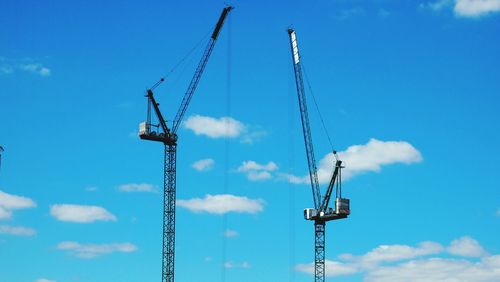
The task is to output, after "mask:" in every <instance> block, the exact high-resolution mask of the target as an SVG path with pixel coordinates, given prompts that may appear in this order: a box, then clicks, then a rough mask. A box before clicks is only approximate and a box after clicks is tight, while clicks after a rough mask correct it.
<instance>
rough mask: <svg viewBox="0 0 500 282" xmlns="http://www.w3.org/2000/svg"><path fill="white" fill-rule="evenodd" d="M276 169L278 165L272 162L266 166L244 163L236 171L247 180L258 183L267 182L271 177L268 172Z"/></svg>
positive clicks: (252, 162)
mask: <svg viewBox="0 0 500 282" xmlns="http://www.w3.org/2000/svg"><path fill="white" fill-rule="evenodd" d="M277 169H278V165H276V163H274V162H268V163H267V164H259V163H257V162H255V161H244V162H243V163H242V164H241V165H240V166H239V167H238V169H237V171H238V172H241V173H245V174H246V176H247V178H248V180H251V181H260V180H268V179H271V178H272V177H273V176H272V175H271V173H270V172H272V171H275V170H277Z"/></svg>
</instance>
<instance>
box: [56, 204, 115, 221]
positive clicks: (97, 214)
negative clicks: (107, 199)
mask: <svg viewBox="0 0 500 282" xmlns="http://www.w3.org/2000/svg"><path fill="white" fill-rule="evenodd" d="M50 215H52V216H53V217H55V218H56V219H57V220H60V221H67V222H77V223H90V222H94V221H116V216H114V215H113V214H111V213H110V212H109V211H107V210H106V209H105V208H102V207H98V206H84V205H69V204H58V205H52V206H51V207H50Z"/></svg>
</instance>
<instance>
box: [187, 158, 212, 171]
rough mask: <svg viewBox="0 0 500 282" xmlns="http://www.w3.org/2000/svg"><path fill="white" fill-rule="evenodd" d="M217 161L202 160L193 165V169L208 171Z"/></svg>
mask: <svg viewBox="0 0 500 282" xmlns="http://www.w3.org/2000/svg"><path fill="white" fill-rule="evenodd" d="M214 164H215V161H214V160H213V159H202V160H199V161H196V162H194V163H193V165H192V166H193V168H194V169H196V170H197V171H207V170H210V169H212V168H213V166H214Z"/></svg>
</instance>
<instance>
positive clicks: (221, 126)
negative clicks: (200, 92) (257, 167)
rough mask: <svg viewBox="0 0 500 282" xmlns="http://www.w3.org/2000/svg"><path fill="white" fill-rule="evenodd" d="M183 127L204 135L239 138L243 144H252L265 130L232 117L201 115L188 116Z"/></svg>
mask: <svg viewBox="0 0 500 282" xmlns="http://www.w3.org/2000/svg"><path fill="white" fill-rule="evenodd" d="M184 127H185V128H187V129H190V130H192V131H193V132H194V133H195V134H196V135H205V136H208V137H210V138H214V139H215V138H224V137H226V138H239V139H240V142H241V143H243V144H253V143H255V142H257V141H259V140H260V139H262V137H264V136H266V135H267V132H266V131H265V130H263V129H262V128H261V127H260V126H253V125H246V124H243V123H242V122H241V121H238V120H236V119H234V118H232V117H221V118H214V117H209V116H202V115H193V116H190V117H189V118H188V119H187V120H186V121H185V122H184Z"/></svg>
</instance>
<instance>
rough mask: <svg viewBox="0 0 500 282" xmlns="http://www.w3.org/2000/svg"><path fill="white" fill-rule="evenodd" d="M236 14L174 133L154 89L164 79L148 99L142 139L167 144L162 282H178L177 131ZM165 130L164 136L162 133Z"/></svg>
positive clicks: (193, 87)
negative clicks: (176, 261)
mask: <svg viewBox="0 0 500 282" xmlns="http://www.w3.org/2000/svg"><path fill="white" fill-rule="evenodd" d="M231 10H232V7H230V6H228V7H225V8H224V10H223V11H222V14H221V15H220V17H219V20H218V21H217V24H216V26H215V28H214V31H213V33H212V36H211V37H210V40H209V42H208V44H207V47H206V48H205V52H204V53H203V56H202V57H201V60H200V62H199V63H198V67H197V68H196V71H195V73H194V76H193V78H192V79H191V82H190V84H189V87H188V89H187V91H186V93H185V94H184V98H183V99H182V102H181V106H180V107H179V109H178V111H177V114H176V116H175V119H174V121H173V123H172V129H171V130H170V129H169V128H168V126H167V122H166V121H165V119H164V118H163V115H162V114H161V111H160V108H159V104H158V103H157V102H156V100H155V98H154V95H153V89H154V88H156V87H157V86H158V85H159V84H161V83H162V82H163V81H164V79H163V78H162V79H161V80H160V81H159V82H157V83H156V84H155V85H154V86H153V87H152V88H151V89H149V90H148V91H147V95H146V97H147V98H148V110H147V117H146V118H147V120H146V122H145V123H144V128H141V129H140V130H141V131H140V132H139V137H140V138H141V139H144V140H150V141H157V142H162V143H163V144H164V176H163V202H164V205H163V248H162V282H173V281H174V258H175V198H176V157H177V156H176V155H177V133H176V132H177V129H178V128H179V125H180V123H181V121H182V118H183V116H184V114H185V112H186V110H187V107H188V105H189V102H190V101H191V98H192V97H193V94H194V92H195V90H196V87H197V86H198V82H199V81H200V78H201V76H202V74H203V71H204V69H205V66H206V65H207V62H208V59H209V58H210V54H211V53H212V50H213V48H214V46H215V42H216V40H217V37H218V35H219V31H220V29H221V28H222V26H223V24H224V20H225V19H226V16H227V14H228V13H229V12H230V11H231ZM151 106H153V110H154V112H155V114H156V117H157V119H158V122H159V124H158V125H154V124H152V123H151ZM152 127H157V128H158V131H155V130H151V128H152ZM160 128H161V132H160Z"/></svg>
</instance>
